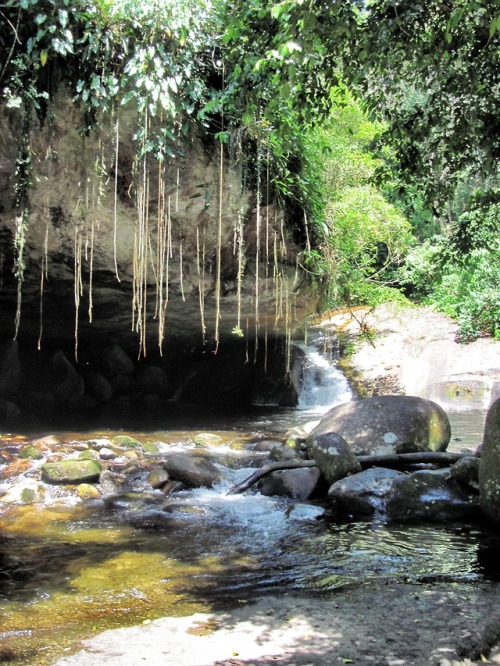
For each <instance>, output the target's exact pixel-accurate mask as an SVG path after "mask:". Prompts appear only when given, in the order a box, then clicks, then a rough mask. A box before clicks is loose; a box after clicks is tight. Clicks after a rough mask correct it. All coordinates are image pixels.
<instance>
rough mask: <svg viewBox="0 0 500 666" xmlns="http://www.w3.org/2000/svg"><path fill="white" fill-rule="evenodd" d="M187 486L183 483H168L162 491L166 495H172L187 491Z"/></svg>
mask: <svg viewBox="0 0 500 666" xmlns="http://www.w3.org/2000/svg"><path fill="white" fill-rule="evenodd" d="M185 488H186V486H185V485H184V484H183V483H182V482H181V481H167V483H166V484H165V485H164V486H163V488H162V489H161V491H162V493H163V494H164V495H172V494H173V493H177V492H179V491H180V490H185Z"/></svg>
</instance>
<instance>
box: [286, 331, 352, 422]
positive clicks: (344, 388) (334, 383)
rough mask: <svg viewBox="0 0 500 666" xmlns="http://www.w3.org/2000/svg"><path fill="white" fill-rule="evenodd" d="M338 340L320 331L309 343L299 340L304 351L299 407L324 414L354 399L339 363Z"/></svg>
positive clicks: (311, 337)
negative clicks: (338, 365)
mask: <svg viewBox="0 0 500 666" xmlns="http://www.w3.org/2000/svg"><path fill="white" fill-rule="evenodd" d="M335 342H336V341H335V339H334V338H330V337H325V334H324V333H318V334H315V335H312V336H310V337H309V339H308V341H307V344H297V347H298V348H299V349H300V350H301V351H302V353H303V367H302V382H301V389H300V392H299V402H298V408H299V409H301V410H307V411H308V412H311V413H315V414H324V413H325V412H327V411H328V410H329V409H331V408H332V407H335V405H340V404H342V403H344V402H349V401H350V400H351V399H352V392H351V390H350V388H349V384H348V382H347V379H346V378H345V376H344V375H343V374H342V372H341V371H340V370H339V369H338V367H337V360H338V350H337V348H336V345H335Z"/></svg>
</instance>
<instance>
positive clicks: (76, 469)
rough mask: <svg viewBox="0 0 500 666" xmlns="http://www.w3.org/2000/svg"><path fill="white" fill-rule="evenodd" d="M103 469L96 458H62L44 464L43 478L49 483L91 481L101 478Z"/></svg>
mask: <svg viewBox="0 0 500 666" xmlns="http://www.w3.org/2000/svg"><path fill="white" fill-rule="evenodd" d="M101 471H102V467H101V465H100V464H99V463H98V462H97V461H96V460H61V461H60V462H55V463H46V464H45V465H42V479H43V480H44V481H46V482H47V483H68V484H79V483H85V482H86V483H91V482H92V481H98V480H99V476H100V474H101Z"/></svg>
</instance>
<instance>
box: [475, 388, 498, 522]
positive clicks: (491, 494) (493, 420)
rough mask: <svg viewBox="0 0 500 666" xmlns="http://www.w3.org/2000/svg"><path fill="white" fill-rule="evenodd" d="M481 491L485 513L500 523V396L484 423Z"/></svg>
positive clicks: (480, 465)
mask: <svg viewBox="0 0 500 666" xmlns="http://www.w3.org/2000/svg"><path fill="white" fill-rule="evenodd" d="M479 493H480V497H481V508H482V510H483V511H484V513H485V514H486V515H487V516H488V517H489V518H491V519H492V520H494V521H495V522H497V523H500V398H499V399H498V400H496V401H495V402H494V403H493V404H492V406H491V407H490V408H489V410H488V414H487V415H486V422H485V424H484V437H483V444H482V447H481V462H480V464H479Z"/></svg>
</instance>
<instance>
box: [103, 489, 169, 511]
mask: <svg viewBox="0 0 500 666" xmlns="http://www.w3.org/2000/svg"><path fill="white" fill-rule="evenodd" d="M164 501H165V495H163V493H153V492H149V493H145V492H138V491H131V492H129V493H123V494H121V495H112V496H110V497H106V498H105V500H104V504H105V505H106V506H107V507H108V508H109V509H119V510H121V511H125V510H126V511H129V510H133V511H140V510H142V509H145V508H146V507H149V506H151V505H154V504H160V503H162V502H164Z"/></svg>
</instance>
